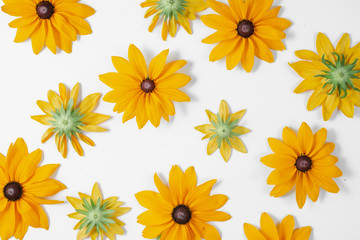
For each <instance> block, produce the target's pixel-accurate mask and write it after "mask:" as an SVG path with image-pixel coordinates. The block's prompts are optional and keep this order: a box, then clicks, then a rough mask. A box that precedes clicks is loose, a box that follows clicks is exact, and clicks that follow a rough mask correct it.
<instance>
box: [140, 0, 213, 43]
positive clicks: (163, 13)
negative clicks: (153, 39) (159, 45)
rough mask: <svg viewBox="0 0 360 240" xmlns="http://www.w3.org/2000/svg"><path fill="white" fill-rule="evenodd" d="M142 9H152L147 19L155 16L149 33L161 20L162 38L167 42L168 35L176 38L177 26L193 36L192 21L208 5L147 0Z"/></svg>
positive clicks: (197, 1)
mask: <svg viewBox="0 0 360 240" xmlns="http://www.w3.org/2000/svg"><path fill="white" fill-rule="evenodd" d="M141 7H143V8H144V7H150V8H149V9H148V10H147V11H146V13H145V18H147V17H150V16H152V15H154V14H155V15H154V17H153V19H152V21H151V24H150V26H149V32H152V31H153V30H154V28H155V26H156V24H157V22H158V21H159V20H160V21H162V22H163V25H162V32H161V37H162V39H163V40H164V41H165V40H166V38H167V36H168V33H170V36H171V37H175V34H176V30H177V24H180V25H181V26H182V27H183V28H184V29H185V30H186V31H187V32H188V33H189V34H191V33H192V32H191V26H190V20H194V19H195V18H196V16H195V14H196V13H197V12H201V11H203V10H204V9H206V8H207V5H206V3H205V1H204V0H156V1H155V0H145V1H144V2H143V3H141Z"/></svg>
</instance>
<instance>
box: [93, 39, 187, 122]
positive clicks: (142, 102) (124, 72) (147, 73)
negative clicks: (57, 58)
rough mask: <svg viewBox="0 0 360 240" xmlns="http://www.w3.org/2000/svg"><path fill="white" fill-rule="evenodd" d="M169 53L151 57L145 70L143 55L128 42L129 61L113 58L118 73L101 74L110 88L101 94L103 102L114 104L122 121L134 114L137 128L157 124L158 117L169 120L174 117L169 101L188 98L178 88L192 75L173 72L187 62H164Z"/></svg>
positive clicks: (171, 104) (115, 110) (185, 100)
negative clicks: (121, 116) (149, 123)
mask: <svg viewBox="0 0 360 240" xmlns="http://www.w3.org/2000/svg"><path fill="white" fill-rule="evenodd" d="M168 54H169V50H164V51H162V52H161V53H160V54H159V55H157V56H156V57H155V58H153V59H152V60H151V62H150V64H149V70H148V69H147V67H146V62H145V58H144V56H143V54H142V53H141V51H140V50H139V49H138V48H137V47H135V45H133V44H131V45H130V47H129V61H128V60H126V59H125V58H122V57H112V62H113V64H114V66H115V68H116V70H117V72H110V73H106V74H102V75H100V80H101V81H102V82H103V83H105V84H106V85H108V86H109V87H111V88H112V89H113V90H112V91H110V92H108V93H107V94H106V95H105V96H104V101H106V102H110V103H115V107H114V112H118V113H121V112H124V115H123V118H122V121H123V123H124V122H126V121H128V120H130V119H132V118H134V117H135V116H136V122H137V125H138V127H139V129H141V128H143V127H144V126H145V124H146V123H147V122H148V121H149V120H150V122H151V124H152V125H154V126H155V127H158V126H159V125H160V119H161V117H163V118H164V119H165V120H166V121H169V116H174V114H175V107H174V104H173V102H172V101H176V102H188V101H190V98H189V97H188V96H187V95H186V94H185V93H183V92H182V91H180V90H178V88H182V87H184V86H185V85H186V84H188V83H189V81H190V80H191V78H190V77H189V76H188V75H186V74H183V73H176V71H178V70H179V69H180V68H182V67H183V66H184V65H185V64H186V61H185V60H177V61H173V62H169V63H166V58H167V55H168Z"/></svg>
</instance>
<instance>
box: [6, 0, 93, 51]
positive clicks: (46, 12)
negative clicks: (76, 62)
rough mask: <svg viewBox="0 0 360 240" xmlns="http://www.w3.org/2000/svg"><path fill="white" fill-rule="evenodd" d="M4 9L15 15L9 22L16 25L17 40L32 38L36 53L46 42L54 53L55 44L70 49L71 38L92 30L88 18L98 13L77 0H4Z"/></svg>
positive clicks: (10, 24)
mask: <svg viewBox="0 0 360 240" xmlns="http://www.w3.org/2000/svg"><path fill="white" fill-rule="evenodd" d="M3 1H4V3H5V5H4V6H2V7H1V9H2V10H3V11H4V12H5V13H7V14H10V15H11V16H15V17H20V18H18V19H15V20H14V21H12V22H11V23H9V26H10V27H12V28H17V32H16V37H15V40H14V41H15V42H17V43H19V42H23V41H25V40H26V39H28V38H31V43H32V48H33V51H34V53H35V54H38V53H40V51H41V50H42V49H43V47H44V44H45V45H46V46H47V47H48V48H49V49H50V50H51V51H52V52H53V53H54V54H55V53H56V47H59V48H61V49H62V50H64V51H65V52H67V53H71V51H72V50H71V48H72V41H76V39H77V35H87V34H90V33H91V32H92V31H91V27H90V25H89V24H88V23H87V21H86V20H85V18H87V17H90V16H91V15H93V14H94V13H95V10H94V9H93V8H91V7H89V6H87V5H84V4H82V3H78V0H72V1H67V0H48V1H47V0H3Z"/></svg>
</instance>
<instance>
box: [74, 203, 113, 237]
mask: <svg viewBox="0 0 360 240" xmlns="http://www.w3.org/2000/svg"><path fill="white" fill-rule="evenodd" d="M82 201H83V204H82V206H83V207H84V208H85V210H82V209H75V211H76V212H78V213H80V214H82V215H83V216H84V218H83V219H81V220H80V223H81V225H80V230H81V229H83V228H86V232H85V233H86V234H89V233H90V231H91V230H92V229H94V228H95V229H96V231H97V232H98V233H100V229H102V230H103V231H104V232H105V233H106V232H107V227H110V224H113V223H115V221H114V220H112V219H111V217H112V214H113V213H114V212H115V211H114V210H112V209H106V206H107V205H108V204H109V202H104V203H101V199H100V198H98V200H97V202H96V203H95V202H94V201H93V200H92V199H90V203H89V202H88V201H87V200H86V199H85V198H83V199H82Z"/></svg>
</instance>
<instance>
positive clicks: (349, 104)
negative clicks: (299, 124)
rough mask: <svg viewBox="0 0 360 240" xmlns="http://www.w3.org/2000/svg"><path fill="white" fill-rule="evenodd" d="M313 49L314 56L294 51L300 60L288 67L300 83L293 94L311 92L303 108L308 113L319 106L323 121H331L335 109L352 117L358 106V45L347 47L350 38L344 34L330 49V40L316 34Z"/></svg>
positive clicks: (359, 99)
mask: <svg viewBox="0 0 360 240" xmlns="http://www.w3.org/2000/svg"><path fill="white" fill-rule="evenodd" d="M316 48H317V53H315V52H313V51H310V50H299V51H296V52H295V55H296V56H297V57H298V58H300V59H302V60H303V61H299V62H295V63H291V64H290V66H291V67H292V68H293V69H294V70H295V71H296V72H297V73H298V74H299V75H300V76H301V77H302V78H304V80H303V81H302V82H301V83H300V84H299V85H298V86H297V88H296V89H295V90H294V92H295V93H303V92H305V91H309V90H313V91H314V92H313V94H312V95H311V97H310V98H309V100H308V104H307V109H308V110H309V111H311V110H313V109H315V108H316V107H318V106H320V105H321V106H322V115H323V119H324V120H325V121H327V120H329V119H330V118H331V115H332V114H333V112H334V111H335V109H336V108H339V109H340V110H341V111H342V112H343V113H344V114H345V116H347V117H349V118H352V117H353V115H354V106H358V107H359V106H360V62H359V61H358V59H359V58H360V44H357V45H356V46H354V47H350V36H349V34H347V33H345V34H344V35H343V36H342V38H341V39H340V41H339V42H338V44H337V46H336V48H334V47H333V45H332V44H331V42H330V40H329V39H328V38H327V37H326V36H325V35H324V34H323V33H319V34H318V35H317V39H316Z"/></svg>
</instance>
